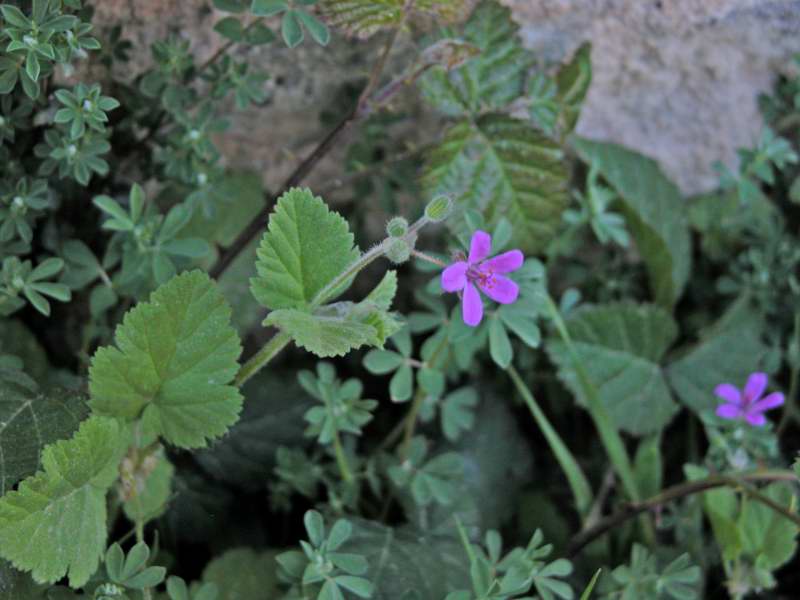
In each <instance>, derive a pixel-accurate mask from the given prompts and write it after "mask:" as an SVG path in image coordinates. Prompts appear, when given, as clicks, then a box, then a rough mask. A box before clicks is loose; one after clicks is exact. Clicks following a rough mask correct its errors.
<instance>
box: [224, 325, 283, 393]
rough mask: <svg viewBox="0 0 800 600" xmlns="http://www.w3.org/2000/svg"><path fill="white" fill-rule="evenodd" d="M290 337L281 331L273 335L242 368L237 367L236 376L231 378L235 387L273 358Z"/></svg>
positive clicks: (242, 383)
mask: <svg viewBox="0 0 800 600" xmlns="http://www.w3.org/2000/svg"><path fill="white" fill-rule="evenodd" d="M291 339H292V338H291V337H290V336H289V334H288V333H283V332H282V331H281V332H278V333H276V334H275V335H273V336H272V337H271V338H270V340H269V341H268V342H267V343H266V344H264V346H263V347H262V348H261V350H259V351H258V352H256V353H255V354H254V355H253V356H252V357H251V358H250V360H248V361H247V362H246V363H244V364H243V365H242V368H241V369H239V372H238V373H237V374H236V378H235V379H234V380H233V385H235V386H236V387H241V386H242V385H244V383H245V382H246V381H247V380H248V379H250V378H251V377H252V376H253V375H255V374H256V373H258V372H259V371H260V370H261V369H262V368H264V367H265V366H266V365H267V363H269V361H271V360H272V359H273V358H275V356H276V355H277V354H278V352H280V351H281V350H283V349H284V348H285V347H286V345H287V344H288V343H289V342H290V341H291Z"/></svg>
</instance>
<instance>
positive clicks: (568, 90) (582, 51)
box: [556, 43, 592, 135]
mask: <svg viewBox="0 0 800 600" xmlns="http://www.w3.org/2000/svg"><path fill="white" fill-rule="evenodd" d="M591 83H592V47H591V45H590V44H588V43H586V44H583V45H582V46H581V47H580V48H578V50H577V52H575V55H574V56H573V57H572V60H570V62H568V63H567V64H565V65H564V66H563V67H561V69H559V71H558V74H557V75H556V87H557V89H558V99H559V103H560V105H561V117H562V126H563V129H562V131H561V133H562V135H564V134H567V133H570V132H571V131H572V130H573V129H575V125H576V124H577V123H578V117H580V114H581V107H582V106H583V100H584V98H586V93H587V92H588V91H589V86H590V85H591Z"/></svg>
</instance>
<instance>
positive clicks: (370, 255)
mask: <svg viewBox="0 0 800 600" xmlns="http://www.w3.org/2000/svg"><path fill="white" fill-rule="evenodd" d="M387 246H388V238H387V239H385V240H383V241H382V242H381V243H380V244H378V245H377V246H373V247H372V248H370V249H369V250H367V251H366V252H365V253H364V254H362V255H361V256H360V257H359V258H358V259H356V260H355V261H354V262H353V263H351V264H350V266H348V267H347V268H345V270H344V271H342V272H341V273H339V274H338V275H337V276H336V277H334V278H333V279H331V280H330V281H329V282H328V284H327V285H326V286H325V287H324V288H322V289H321V290H320V291H319V292H318V293H317V295H316V296H314V299H313V300H312V301H311V310H314V309H315V308H319V307H320V306H322V305H323V304H325V303H326V302H327V301H328V300H331V299H332V298H333V297H334V296H335V295H336V293H337V292H338V291H339V289H340V288H341V287H342V285H344V284H345V283H346V282H347V281H349V280H350V279H352V278H353V277H355V276H356V275H357V274H358V273H359V272H360V271H361V270H363V269H364V268H365V267H367V266H368V265H369V264H370V263H372V262H374V261H375V260H377V259H378V258H380V257H381V256H383V254H384V253H385V252H386V248H387Z"/></svg>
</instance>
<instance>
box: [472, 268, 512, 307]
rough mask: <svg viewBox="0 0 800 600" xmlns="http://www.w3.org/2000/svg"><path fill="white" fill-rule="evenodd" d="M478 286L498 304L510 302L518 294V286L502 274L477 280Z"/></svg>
mask: <svg viewBox="0 0 800 600" xmlns="http://www.w3.org/2000/svg"><path fill="white" fill-rule="evenodd" d="M478 287H479V288H481V291H482V292H483V293H484V294H486V295H487V296H489V298H491V299H492V300H494V301H495V302H499V303H500V304H511V303H512V302H514V301H515V300H516V299H517V296H519V286H518V285H517V284H516V283H514V282H513V281H511V280H510V279H509V278H508V277H503V276H502V275H492V276H491V277H487V278H486V281H485V282H481V281H479V282H478Z"/></svg>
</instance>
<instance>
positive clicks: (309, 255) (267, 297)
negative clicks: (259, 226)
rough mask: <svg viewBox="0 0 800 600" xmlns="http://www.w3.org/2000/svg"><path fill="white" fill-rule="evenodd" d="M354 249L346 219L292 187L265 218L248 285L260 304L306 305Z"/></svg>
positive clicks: (349, 260)
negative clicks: (263, 231) (273, 210)
mask: <svg viewBox="0 0 800 600" xmlns="http://www.w3.org/2000/svg"><path fill="white" fill-rule="evenodd" d="M359 254H360V253H359V250H358V248H357V247H356V246H355V245H354V243H353V234H352V233H350V229H349V227H348V225H347V221H345V220H344V219H343V218H342V217H341V216H340V215H339V214H338V213H335V212H332V211H330V210H329V209H328V207H327V206H326V205H325V203H324V202H323V201H322V199H321V198H319V197H316V196H314V195H312V193H311V192H310V191H309V190H308V189H303V190H301V189H298V188H293V189H291V190H289V191H288V192H286V193H285V194H283V195H282V196H281V197H280V198H279V199H278V205H277V207H276V208H275V212H273V213H272V215H271V216H270V218H269V225H268V226H267V231H266V233H265V234H264V237H263V238H262V240H261V245H260V246H259V249H258V261H257V262H256V270H257V271H258V276H257V277H254V278H253V279H251V280H250V285H251V290H252V292H253V295H254V296H255V297H256V299H257V300H258V301H259V302H260V303H261V304H262V305H263V306H265V307H266V308H269V309H272V310H278V309H281V308H298V309H308V308H309V307H310V306H311V305H312V304H313V303H314V301H315V300H316V296H317V294H318V293H319V292H320V290H322V289H323V288H324V287H325V286H326V285H327V284H328V283H329V282H330V281H331V280H333V279H334V278H335V277H336V276H337V275H339V274H340V273H341V272H342V271H344V269H345V268H346V267H347V266H349V265H350V264H352V263H353V262H355V261H356V260H357V259H358V257H359ZM341 291H342V290H340V292H341Z"/></svg>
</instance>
